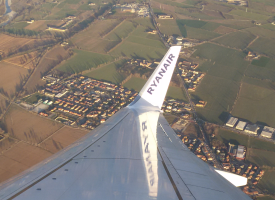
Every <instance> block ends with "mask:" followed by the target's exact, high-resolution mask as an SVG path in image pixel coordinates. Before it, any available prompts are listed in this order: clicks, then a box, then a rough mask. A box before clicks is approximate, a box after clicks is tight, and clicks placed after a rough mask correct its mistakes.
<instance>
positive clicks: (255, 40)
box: [246, 35, 259, 48]
mask: <svg viewBox="0 0 275 200" xmlns="http://www.w3.org/2000/svg"><path fill="white" fill-rule="evenodd" d="M258 39H259V36H258V35H257V37H256V38H255V39H254V40H252V41H251V42H250V43H249V44H248V45H247V47H246V48H248V47H250V46H251V45H252V44H253V43H254V42H256V40H258Z"/></svg>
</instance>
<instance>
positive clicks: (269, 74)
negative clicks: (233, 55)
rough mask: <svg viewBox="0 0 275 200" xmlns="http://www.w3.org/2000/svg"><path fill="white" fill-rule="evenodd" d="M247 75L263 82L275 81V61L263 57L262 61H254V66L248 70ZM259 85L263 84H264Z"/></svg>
mask: <svg viewBox="0 0 275 200" xmlns="http://www.w3.org/2000/svg"><path fill="white" fill-rule="evenodd" d="M245 75H246V76H248V77H252V78H257V79H261V80H270V81H275V60H272V59H269V58H267V57H261V58H260V60H254V61H252V65H250V66H249V67H248V68H247V70H246V73H245ZM257 83H258V84H261V83H262V82H257ZM270 89H273V88H270Z"/></svg>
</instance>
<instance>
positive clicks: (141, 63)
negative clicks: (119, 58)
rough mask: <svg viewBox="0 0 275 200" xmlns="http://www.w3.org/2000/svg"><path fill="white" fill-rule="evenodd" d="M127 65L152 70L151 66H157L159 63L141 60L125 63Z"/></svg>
mask: <svg viewBox="0 0 275 200" xmlns="http://www.w3.org/2000/svg"><path fill="white" fill-rule="evenodd" d="M127 63H128V64H131V65H134V66H137V67H139V66H141V67H146V68H148V69H152V65H154V64H156V65H158V64H159V62H149V61H148V60H142V59H131V60H129V61H127Z"/></svg>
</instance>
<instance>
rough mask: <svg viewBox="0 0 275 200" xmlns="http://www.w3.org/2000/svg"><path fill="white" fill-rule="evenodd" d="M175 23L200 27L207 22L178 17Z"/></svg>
mask: <svg viewBox="0 0 275 200" xmlns="http://www.w3.org/2000/svg"><path fill="white" fill-rule="evenodd" d="M177 23H178V24H180V25H186V26H189V27H193V28H201V27H203V26H204V25H206V24H207V22H205V21H199V20H189V19H178V20H177Z"/></svg>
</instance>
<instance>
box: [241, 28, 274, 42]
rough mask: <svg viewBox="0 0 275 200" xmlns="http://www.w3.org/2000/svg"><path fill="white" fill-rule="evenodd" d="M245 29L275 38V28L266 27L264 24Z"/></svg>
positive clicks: (261, 35) (255, 33) (264, 36)
mask: <svg viewBox="0 0 275 200" xmlns="http://www.w3.org/2000/svg"><path fill="white" fill-rule="evenodd" d="M272 26H274V25H272ZM274 27H275V26H274ZM245 31H246V32H249V33H251V34H253V35H257V36H259V37H262V38H266V39H275V30H269V29H266V28H264V26H257V27H251V28H248V29H246V30H245Z"/></svg>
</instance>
